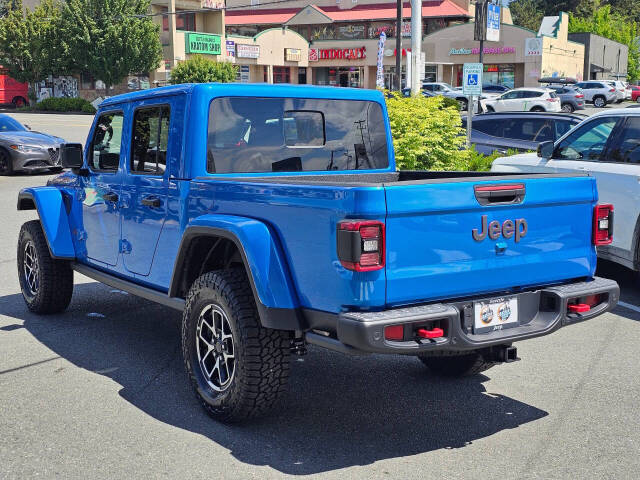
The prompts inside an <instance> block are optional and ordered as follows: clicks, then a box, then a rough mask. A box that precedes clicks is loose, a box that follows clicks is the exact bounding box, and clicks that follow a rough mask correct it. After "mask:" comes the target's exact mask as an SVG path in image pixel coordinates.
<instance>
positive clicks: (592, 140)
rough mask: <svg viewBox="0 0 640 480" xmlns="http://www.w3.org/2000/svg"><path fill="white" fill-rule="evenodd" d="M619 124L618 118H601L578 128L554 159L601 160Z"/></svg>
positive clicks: (558, 149)
mask: <svg viewBox="0 0 640 480" xmlns="http://www.w3.org/2000/svg"><path fill="white" fill-rule="evenodd" d="M617 122H618V118H616V117H601V118H597V119H595V120H592V121H591V122H588V123H586V124H585V125H582V126H581V127H579V128H576V130H575V131H574V132H573V133H571V134H569V136H567V138H565V139H564V140H563V141H562V142H561V143H560V144H559V145H558V146H557V147H556V150H555V153H554V155H553V158H556V159H559V160H587V161H598V160H600V157H601V156H602V152H603V151H604V149H605V148H606V146H607V142H608V141H609V138H611V133H612V132H613V129H614V127H615V126H616V123H617Z"/></svg>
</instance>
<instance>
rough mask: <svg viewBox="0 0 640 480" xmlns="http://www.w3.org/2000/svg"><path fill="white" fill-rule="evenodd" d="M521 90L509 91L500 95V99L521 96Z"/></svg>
mask: <svg viewBox="0 0 640 480" xmlns="http://www.w3.org/2000/svg"><path fill="white" fill-rule="evenodd" d="M520 93H521V92H520V91H519V90H518V91H517V92H507V93H505V94H504V95H502V96H501V97H500V100H513V99H514V98H520Z"/></svg>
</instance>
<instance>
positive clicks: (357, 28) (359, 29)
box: [338, 25, 365, 38]
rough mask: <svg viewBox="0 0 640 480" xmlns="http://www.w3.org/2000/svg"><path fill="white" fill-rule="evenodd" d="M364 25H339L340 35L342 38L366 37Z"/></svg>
mask: <svg viewBox="0 0 640 480" xmlns="http://www.w3.org/2000/svg"><path fill="white" fill-rule="evenodd" d="M364 30H365V28H364V25H346V26H343V27H338V35H339V36H340V37H341V38H364Z"/></svg>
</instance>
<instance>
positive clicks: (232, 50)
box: [226, 40, 236, 57]
mask: <svg viewBox="0 0 640 480" xmlns="http://www.w3.org/2000/svg"><path fill="white" fill-rule="evenodd" d="M226 44H227V57H235V56H236V42H234V41H233V40H227V42H226Z"/></svg>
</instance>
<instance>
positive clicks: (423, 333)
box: [418, 328, 444, 338]
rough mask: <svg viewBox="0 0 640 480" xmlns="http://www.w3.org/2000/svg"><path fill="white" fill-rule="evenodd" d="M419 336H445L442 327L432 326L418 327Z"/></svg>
mask: <svg viewBox="0 0 640 480" xmlns="http://www.w3.org/2000/svg"><path fill="white" fill-rule="evenodd" d="M418 336H419V337H420V338H441V337H444V330H442V329H441V328H432V329H431V330H427V329H426V328H419V329H418Z"/></svg>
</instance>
